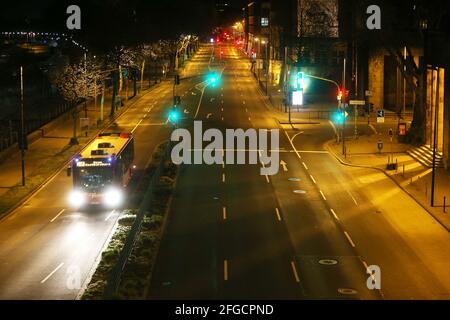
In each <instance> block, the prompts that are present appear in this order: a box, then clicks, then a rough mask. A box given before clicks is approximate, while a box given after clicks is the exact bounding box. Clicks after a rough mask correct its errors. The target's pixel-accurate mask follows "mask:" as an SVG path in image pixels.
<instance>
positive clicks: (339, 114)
mask: <svg viewBox="0 0 450 320" xmlns="http://www.w3.org/2000/svg"><path fill="white" fill-rule="evenodd" d="M344 117H345V115H344V112H341V111H339V112H336V113H335V114H334V115H333V120H334V122H336V123H337V124H342V123H343V122H344Z"/></svg>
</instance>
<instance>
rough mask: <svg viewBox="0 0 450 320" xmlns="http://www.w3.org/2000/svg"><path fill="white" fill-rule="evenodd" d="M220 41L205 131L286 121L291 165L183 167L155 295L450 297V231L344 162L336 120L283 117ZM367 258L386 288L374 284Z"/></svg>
mask: <svg viewBox="0 0 450 320" xmlns="http://www.w3.org/2000/svg"><path fill="white" fill-rule="evenodd" d="M222 49H223V50H224V61H223V64H222V67H224V69H223V70H224V71H223V77H222V82H221V84H220V85H219V86H217V87H214V88H212V87H207V88H206V89H205V91H204V96H203V99H202V100H201V102H200V104H199V112H198V117H197V118H196V119H197V120H202V121H203V127H204V130H206V129H207V128H217V129H220V130H221V131H223V130H224V129H226V128H243V129H246V128H255V129H265V130H268V129H269V130H272V129H280V148H279V153H280V160H282V161H283V163H284V166H285V168H281V170H280V172H279V173H278V174H277V175H274V176H270V177H266V176H264V175H262V176H261V175H260V172H259V169H260V167H261V164H257V165H248V164H246V165H231V164H225V165H220V164H215V165H205V164H203V165H188V164H184V165H182V166H181V168H180V174H179V180H178V183H177V187H176V190H175V194H174V198H173V202H172V208H171V210H170V213H169V216H168V222H167V226H166V231H165V234H164V237H163V240H162V243H161V247H160V250H159V254H158V257H157V260H156V265H155V269H154V273H153V278H152V281H151V290H150V295H149V298H151V299H450V274H449V273H448V270H449V268H450V254H449V253H450V249H448V242H449V240H450V235H449V233H448V232H447V230H446V229H445V228H443V227H442V225H440V224H439V223H437V221H436V220H435V219H434V218H432V217H431V216H430V215H429V214H428V212H427V211H426V210H425V209H424V208H423V207H422V206H420V205H419V204H418V203H417V202H416V201H415V200H413V199H412V198H411V197H410V196H409V195H408V194H406V193H405V192H404V191H403V190H402V189H400V188H399V187H398V186H397V184H395V183H394V182H393V181H392V180H391V179H389V178H387V177H386V176H385V175H384V174H383V173H381V172H375V173H374V172H373V169H368V168H353V167H348V166H344V165H342V164H341V163H340V162H339V161H338V159H336V157H335V156H334V155H333V153H331V152H330V151H329V150H327V149H326V148H325V145H326V143H327V142H328V141H330V140H333V139H334V137H335V132H334V129H335V128H334V127H333V125H331V124H330V122H329V121H328V120H323V119H317V120H314V121H305V119H304V118H303V119H302V118H301V117H300V116H298V117H299V124H295V125H289V124H284V123H285V122H286V120H287V118H286V117H287V116H286V114H285V113H283V112H280V111H279V110H277V109H276V108H273V107H272V106H271V105H270V103H269V100H268V99H267V98H265V97H263V95H262V94H261V93H262V92H261V90H260V88H259V86H258V84H257V83H256V81H255V78H254V77H253V75H252V74H251V73H250V66H249V64H248V60H247V59H245V58H244V57H243V56H242V55H241V54H240V52H239V51H238V50H237V49H236V48H234V47H233V46H231V45H224V46H223V47H222ZM300 120H301V121H300ZM186 127H187V129H188V130H190V132H192V123H191V124H190V125H189V124H188V125H187V126H186ZM374 127H375V126H374ZM383 128H384V127H379V128H378V129H377V128H376V127H375V129H376V130H380V131H382V130H384V129H385V128H384V129H383ZM351 129H354V128H351ZM357 129H358V131H359V132H361V133H370V132H372V131H373V129H372V128H371V127H370V126H368V125H367V123H366V122H363V121H358V122H357ZM349 130H350V129H349ZM193 152H195V151H193ZM370 265H374V266H378V267H380V270H381V283H380V285H381V290H370V289H369V288H368V287H367V280H368V275H367V273H366V272H367V267H368V266H370Z"/></svg>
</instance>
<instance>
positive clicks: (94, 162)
mask: <svg viewBox="0 0 450 320" xmlns="http://www.w3.org/2000/svg"><path fill="white" fill-rule="evenodd" d="M133 160H134V140H133V135H132V134H131V133H101V134H99V135H98V136H97V137H96V138H95V139H94V140H93V141H92V142H91V143H90V144H89V145H88V146H86V147H85V148H84V149H83V150H82V151H81V153H79V154H77V155H76V156H75V157H74V158H73V159H72V161H71V166H70V167H69V168H68V169H67V175H68V176H70V175H72V176H73V190H72V191H71V193H70V195H69V202H70V205H71V206H72V207H82V206H90V205H100V206H105V207H108V208H117V207H119V206H120V205H121V204H122V203H123V201H124V191H125V187H126V186H127V185H128V183H129V181H130V180H131V176H132V173H133V168H134V166H133Z"/></svg>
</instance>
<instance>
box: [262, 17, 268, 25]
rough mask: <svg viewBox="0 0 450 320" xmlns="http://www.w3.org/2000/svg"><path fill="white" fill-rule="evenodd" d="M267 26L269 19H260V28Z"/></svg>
mask: <svg viewBox="0 0 450 320" xmlns="http://www.w3.org/2000/svg"><path fill="white" fill-rule="evenodd" d="M268 26H269V18H261V27H268Z"/></svg>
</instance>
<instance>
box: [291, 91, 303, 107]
mask: <svg viewBox="0 0 450 320" xmlns="http://www.w3.org/2000/svg"><path fill="white" fill-rule="evenodd" d="M292 105H293V106H302V105H303V90H298V91H292Z"/></svg>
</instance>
